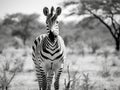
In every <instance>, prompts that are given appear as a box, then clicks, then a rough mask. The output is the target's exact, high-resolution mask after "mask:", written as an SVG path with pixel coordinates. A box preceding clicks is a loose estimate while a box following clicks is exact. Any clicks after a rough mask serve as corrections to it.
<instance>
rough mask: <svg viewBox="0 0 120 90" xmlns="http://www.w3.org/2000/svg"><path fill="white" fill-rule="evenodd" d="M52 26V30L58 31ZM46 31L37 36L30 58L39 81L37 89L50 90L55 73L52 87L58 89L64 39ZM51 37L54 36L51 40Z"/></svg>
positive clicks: (63, 56)
mask: <svg viewBox="0 0 120 90" xmlns="http://www.w3.org/2000/svg"><path fill="white" fill-rule="evenodd" d="M56 26H57V25H55V27H54V28H52V30H53V32H54V31H55V33H59V32H58V31H59V30H58V27H56ZM47 30H48V33H47V34H42V35H40V36H38V37H37V38H36V39H35V41H34V44H33V46H32V49H33V52H32V59H33V61H34V64H35V69H36V75H37V78H38V82H39V90H51V89H50V88H51V84H52V79H53V75H55V82H54V88H55V90H59V78H60V75H61V72H62V69H63V63H64V59H65V46H64V41H63V39H62V38H61V36H60V35H58V34H56V35H57V36H56V37H53V36H54V33H50V32H51V30H49V28H47ZM51 38H54V40H52V39H51Z"/></svg>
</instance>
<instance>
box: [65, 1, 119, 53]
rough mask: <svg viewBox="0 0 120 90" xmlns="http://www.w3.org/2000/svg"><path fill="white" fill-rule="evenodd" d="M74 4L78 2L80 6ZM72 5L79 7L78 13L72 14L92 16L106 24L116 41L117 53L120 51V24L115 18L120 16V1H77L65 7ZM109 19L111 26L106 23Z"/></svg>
mask: <svg viewBox="0 0 120 90" xmlns="http://www.w3.org/2000/svg"><path fill="white" fill-rule="evenodd" d="M70 2H71V3H70ZM73 2H78V3H79V5H78V3H77V4H76V3H73ZM67 3H68V4H67ZM71 4H76V5H78V8H77V9H78V12H76V13H75V12H74V13H73V12H71V13H72V14H78V15H83V14H92V15H93V16H94V17H95V18H97V19H98V20H99V21H100V22H101V23H102V24H104V25H105V26H106V27H107V29H108V30H109V32H110V33H111V35H112V37H113V39H114V41H115V45H116V47H115V49H116V50H117V51H119V50H120V24H119V22H118V21H117V20H116V18H115V16H116V15H119V14H120V0H79V1H76V0H75V1H69V2H65V4H64V5H63V6H64V7H66V6H69V5H71ZM70 15H71V14H70ZM108 18H109V19H110V21H111V25H109V24H108V23H107V22H106V21H105V20H106V19H108Z"/></svg>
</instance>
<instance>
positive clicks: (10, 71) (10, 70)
mask: <svg viewBox="0 0 120 90" xmlns="http://www.w3.org/2000/svg"><path fill="white" fill-rule="evenodd" d="M7 51H8V50H7ZM8 52H9V51H8ZM22 67H23V61H22V60H18V57H16V56H14V53H11V55H10V53H7V52H6V51H3V53H2V54H1V55H0V88H1V89H2V90H8V88H9V87H10V84H11V82H12V80H13V79H14V78H15V76H16V75H17V73H18V72H19V71H21V69H22Z"/></svg>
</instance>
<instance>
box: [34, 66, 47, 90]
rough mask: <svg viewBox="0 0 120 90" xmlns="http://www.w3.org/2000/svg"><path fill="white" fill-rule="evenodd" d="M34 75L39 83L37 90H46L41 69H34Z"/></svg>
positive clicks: (45, 81)
mask: <svg viewBox="0 0 120 90" xmlns="http://www.w3.org/2000/svg"><path fill="white" fill-rule="evenodd" d="M36 72H37V73H36V74H37V78H38V82H39V90H46V88H47V79H46V73H45V72H44V70H42V68H41V67H38V68H36Z"/></svg>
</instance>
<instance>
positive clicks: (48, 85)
mask: <svg viewBox="0 0 120 90" xmlns="http://www.w3.org/2000/svg"><path fill="white" fill-rule="evenodd" d="M53 75H54V73H53V71H49V72H48V74H47V90H51V84H52V79H53Z"/></svg>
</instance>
